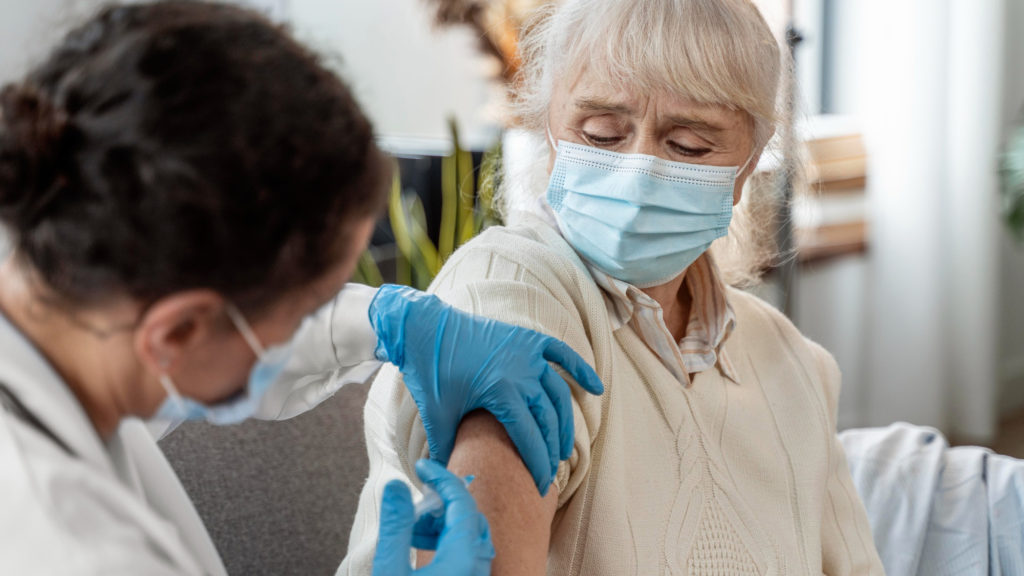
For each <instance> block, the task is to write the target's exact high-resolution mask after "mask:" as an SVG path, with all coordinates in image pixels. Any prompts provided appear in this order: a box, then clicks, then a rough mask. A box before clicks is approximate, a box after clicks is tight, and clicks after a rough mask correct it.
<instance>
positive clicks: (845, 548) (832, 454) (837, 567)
mask: <svg viewBox="0 0 1024 576" xmlns="http://www.w3.org/2000/svg"><path fill="white" fill-rule="evenodd" d="M808 343H809V344H810V346H811V348H812V352H813V353H814V357H815V359H816V360H817V367H818V373H819V375H820V378H821V382H822V384H823V385H824V390H825V398H826V401H827V403H828V426H829V430H828V432H829V434H831V437H832V438H831V442H830V449H829V459H828V479H827V482H828V485H827V487H826V489H825V500H824V506H823V508H822V516H823V517H822V522H821V532H822V533H821V543H822V544H821V545H822V551H821V553H822V556H821V569H822V572H823V573H824V574H827V575H829V576H841V575H851V576H853V575H884V574H885V569H884V568H883V567H882V561H881V560H880V559H879V557H878V551H877V550H876V549H875V543H874V540H873V539H872V536H871V525H870V524H869V523H868V517H867V512H866V511H865V510H864V504H863V503H862V502H861V499H860V496H859V495H858V494H857V490H856V488H855V487H854V485H853V478H852V477H851V476H850V469H849V466H848V465H847V462H846V453H845V452H844V451H843V446H842V444H841V443H840V442H839V436H838V435H837V434H836V419H837V414H838V410H839V388H840V382H841V376H840V372H839V366H838V365H837V364H836V361H835V359H834V358H833V357H832V355H831V354H829V353H828V352H826V351H825V349H824V348H822V347H820V346H818V345H817V344H815V343H813V342H809V341H808Z"/></svg>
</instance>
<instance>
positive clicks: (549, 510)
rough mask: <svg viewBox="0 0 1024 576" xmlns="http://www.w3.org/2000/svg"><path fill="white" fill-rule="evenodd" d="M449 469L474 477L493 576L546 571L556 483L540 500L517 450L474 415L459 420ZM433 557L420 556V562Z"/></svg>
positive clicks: (535, 575) (495, 425) (498, 429)
mask: <svg viewBox="0 0 1024 576" xmlns="http://www.w3.org/2000/svg"><path fill="white" fill-rule="evenodd" d="M448 469H449V470H451V471H452V472H454V473H456V474H458V475H460V476H466V475H469V474H472V475H474V476H476V479H475V480H474V481H473V483H472V485H470V492H472V493H473V496H474V498H476V501H477V505H478V506H479V507H480V511H481V512H483V513H484V515H485V516H487V521H488V523H489V524H490V527H491V537H492V539H493V541H494V549H495V552H496V556H495V558H494V564H493V565H492V569H491V573H492V574H493V575H494V576H540V575H543V574H545V573H546V571H547V557H548V545H549V542H550V539H551V523H552V521H553V519H554V516H555V511H556V508H557V505H558V488H557V487H555V486H554V485H552V486H551V489H550V490H549V491H548V494H547V496H545V497H544V498H541V496H540V494H539V493H538V492H537V487H536V486H535V485H534V483H533V477H532V476H531V475H530V472H529V470H527V469H526V465H525V464H523V461H522V459H520V457H519V452H518V451H516V448H515V446H514V445H513V444H512V441H511V440H510V439H509V437H508V435H507V434H506V433H505V429H504V428H503V427H502V425H501V424H500V423H499V422H498V421H497V420H496V419H495V418H494V417H493V416H491V414H490V413H488V412H484V411H476V412H473V413H471V414H469V415H468V416H466V418H465V419H464V420H463V421H462V424H461V425H460V426H459V433H458V436H457V437H456V440H455V450H454V451H453V452H452V457H451V460H449V462H448ZM430 557H431V555H430V554H424V553H420V555H419V557H418V564H419V565H421V566H423V565H425V564H426V563H428V562H429V559H430Z"/></svg>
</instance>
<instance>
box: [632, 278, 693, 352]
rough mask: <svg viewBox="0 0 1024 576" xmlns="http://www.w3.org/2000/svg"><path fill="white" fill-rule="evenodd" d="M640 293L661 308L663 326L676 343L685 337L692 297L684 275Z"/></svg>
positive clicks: (642, 290)
mask: <svg viewBox="0 0 1024 576" xmlns="http://www.w3.org/2000/svg"><path fill="white" fill-rule="evenodd" d="M641 292H643V293H644V294H647V295H648V296H650V297H651V298H652V299H654V301H655V302H657V303H658V304H659V305H660V306H661V310H662V313H663V314H664V317H665V325H666V326H667V327H668V329H669V331H670V332H671V333H672V337H673V338H675V340H676V342H678V341H680V340H682V339H683V336H685V335H686V327H687V325H688V324H689V323H690V308H691V305H692V302H693V296H692V294H690V288H689V286H688V285H687V283H686V273H685V272H684V273H683V274H680V275H679V277H678V278H675V279H674V280H672V281H670V282H667V283H665V284H661V285H659V286H653V287H651V288H643V289H641Z"/></svg>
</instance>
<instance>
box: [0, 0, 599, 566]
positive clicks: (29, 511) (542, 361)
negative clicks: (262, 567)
mask: <svg viewBox="0 0 1024 576" xmlns="http://www.w3.org/2000/svg"><path fill="white" fill-rule="evenodd" d="M389 180H390V164H389V162H388V160H387V159H386V158H385V157H384V155H383V154H382V153H381V152H380V151H379V150H378V149H377V147H376V146H375V144H374V141H373V135H372V129H371V126H370V124H369V122H368V121H367V120H366V118H365V117H364V116H363V114H362V113H361V112H360V110H359V108H358V106H357V105H356V103H355V101H354V100H353V99H352V97H351V95H350V93H349V91H348V90H347V88H346V87H345V86H344V85H343V84H342V83H341V81H340V80H339V79H338V78H337V77H336V76H335V75H333V74H332V73H331V72H329V71H328V70H327V69H326V68H325V67H324V66H323V65H322V64H321V63H319V62H318V60H317V58H316V57H315V56H314V55H313V54H312V53H311V52H310V51H308V50H307V49H306V48H304V47H303V46H301V45H300V44H298V43H296V42H295V41H294V40H293V39H292V38H291V37H290V36H289V35H288V34H286V33H285V32H283V31H282V30H281V29H280V28H278V27H276V26H275V25H273V24H272V23H270V22H268V21H267V20H265V19H264V18H263V17H261V16H259V15H257V14H255V13H252V12H249V11H246V10H243V9H239V8H236V7H228V6H221V5H216V4H205V3H193V2H184V1H165V2H158V3H152V4H144V5H132V6H123V7H117V6H115V7H110V8H107V9H105V10H103V11H102V12H100V13H99V14H98V15H97V16H96V17H94V18H93V19H92V20H90V21H88V22H87V23H85V24H84V25H82V26H81V27H79V28H77V29H75V30H74V31H72V32H71V33H70V34H69V35H68V36H67V37H66V38H65V40H64V41H63V43H62V44H61V45H60V46H59V47H57V48H56V50H55V51H54V52H53V53H52V54H51V56H50V57H49V59H47V60H46V61H45V62H44V63H42V64H41V65H40V66H39V67H37V68H36V69H34V70H33V71H32V72H31V73H29V74H28V75H27V77H26V78H25V80H24V81H22V82H19V83H16V84H13V85H8V86H7V87H5V88H4V89H3V90H2V92H0V223H2V225H3V228H4V230H5V232H6V236H7V237H8V241H9V243H10V248H11V250H10V254H9V256H7V257H6V258H5V259H4V261H3V264H2V267H0V572H2V573H4V574H26V575H27V574H33V575H34V574H62V575H63V574H103V575H115V574H133V575H134V574H146V575H163V574H174V575H182V574H223V573H224V572H225V570H224V567H223V564H222V562H221V560H220V558H219V556H218V554H217V552H216V550H215V549H214V548H213V545H212V542H211V541H210V538H209V536H208V534H207V532H206V530H205V529H204V528H203V527H202V524H201V522H200V520H199V517H198V515H197V513H196V511H195V509H194V507H193V506H192V504H191V503H190V502H189V501H188V498H187V496H186V494H185V492H184V490H183V489H182V487H181V485H180V483H179V482H178V480H177V479H176V478H175V476H174V473H173V471H172V469H171V468H170V466H169V465H168V464H167V462H166V460H165V459H164V458H163V455H162V454H161V453H160V451H159V449H158V447H157V445H156V443H155V441H154V438H153V436H152V435H151V434H150V430H151V429H158V430H167V429H170V428H171V427H173V426H174V425H176V424H177V423H179V422H180V421H182V420H185V419H205V420H208V421H210V422H214V423H218V424H230V423H234V422H238V421H241V420H243V419H245V418H248V417H251V416H256V417H260V418H267V419H281V418H288V417H291V416H294V415H296V414H299V413H301V412H303V411H305V410H308V409H310V408H312V407H314V406H316V405H317V404H319V403H320V402H321V401H323V400H324V399H326V398H327V397H329V396H331V395H332V394H333V393H334V392H336V391H337V390H338V388H340V387H341V386H343V385H345V384H347V383H350V382H363V381H365V380H366V379H367V378H368V377H369V376H371V375H372V374H373V373H374V372H375V371H376V370H377V368H378V367H379V365H380V363H381V362H391V363H394V364H395V365H397V366H398V367H399V369H400V370H401V371H402V373H403V374H404V375H405V382H406V384H407V386H408V388H409V389H410V391H411V392H412V395H413V397H414V398H415V399H416V402H417V405H418V407H419V409H420V412H421V415H422V419H423V422H424V426H425V428H426V432H427V436H428V439H429V446H430V452H431V456H432V458H433V460H431V461H423V462H421V463H420V464H419V466H418V470H419V475H420V479H421V480H422V481H423V482H424V483H425V484H427V485H430V486H432V487H433V488H434V489H435V490H436V491H437V492H439V493H440V495H441V497H442V499H443V501H444V503H445V514H444V517H443V521H441V522H433V521H428V522H423V523H420V524H416V518H414V517H413V510H412V503H411V498H410V492H409V490H408V488H407V487H405V485H404V484H402V483H400V482H397V483H393V484H390V485H388V486H387V487H386V489H385V490H384V494H383V507H382V521H381V531H380V537H381V540H380V544H379V546H378V553H377V560H376V563H375V570H376V572H377V573H378V574H399V575H401V574H408V573H410V568H409V553H410V545H411V543H412V542H413V541H414V540H415V542H416V544H417V546H419V547H427V548H436V549H437V555H436V557H435V560H434V562H433V563H432V564H431V565H429V566H427V567H425V568H422V569H420V571H418V572H416V574H424V575H426V574H446V575H452V576H462V575H476V574H487V573H489V567H490V560H491V557H492V556H493V553H494V551H493V548H492V547H491V543H490V537H489V532H488V527H487V522H486V520H485V519H484V517H483V516H482V515H481V514H480V513H479V512H478V511H477V509H476V504H475V502H474V501H473V498H472V496H470V494H469V492H467V491H466V490H465V488H464V487H463V486H462V484H461V482H460V481H459V480H458V479H456V478H455V477H454V476H453V475H451V474H450V473H448V472H447V471H446V470H445V469H444V467H443V465H442V464H444V463H445V462H446V461H447V458H448V456H449V455H450V452H451V450H452V445H453V443H454V437H455V432H456V429H457V427H458V424H459V422H460V420H461V419H462V417H463V416H464V415H465V414H467V413H468V412H471V411H473V410H477V409H485V410H489V411H491V412H492V413H493V414H494V415H495V416H496V417H497V418H498V419H499V420H501V421H502V422H503V423H504V424H505V426H506V430H507V431H508V433H509V436H510V437H511V438H512V440H513V442H515V444H516V446H517V448H518V449H519V451H520V452H521V454H522V456H523V459H524V461H525V462H526V464H527V465H528V467H529V468H530V469H531V471H532V473H533V474H534V478H535V480H536V484H537V487H538V489H539V490H541V491H542V492H543V491H546V490H547V487H548V486H549V485H550V483H551V481H552V479H553V474H554V472H555V469H556V467H557V464H558V462H559V461H560V460H561V459H563V458H566V457H568V455H569V453H570V449H571V447H572V431H573V426H572V424H573V422H572V419H573V415H572V411H571V408H570V403H569V394H568V386H567V385H566V383H565V381H564V380H562V379H561V377H559V376H558V374H557V373H556V372H555V371H553V370H552V369H551V368H550V365H549V364H548V362H549V361H551V362H555V363H558V364H560V365H561V366H562V367H564V368H565V369H566V371H567V372H568V374H569V375H570V376H572V377H573V378H574V379H575V380H576V381H577V382H578V383H579V384H580V385H581V386H583V387H584V388H585V389H587V390H588V391H591V392H594V393H600V391H601V390H602V388H601V385H600V383H599V382H598V381H597V377H596V375H595V374H594V373H593V371H591V370H590V368H589V367H587V365H586V364H585V363H584V362H583V361H582V360H581V359H580V358H579V357H578V356H576V355H575V354H574V353H572V352H571V351H570V350H569V349H568V348H567V347H565V346H564V345H563V344H562V343H561V342H558V341H557V340H552V339H550V338H548V337H546V336H543V335H540V334H538V333H534V332H531V331H528V330H524V329H521V328H515V327H512V326H507V325H504V324H500V323H497V322H493V321H488V320H484V319H480V318H476V317H473V316H470V315H467V314H465V313H461V312H458V311H456V310H454V309H452V308H450V307H448V306H447V305H445V304H444V303H443V302H441V301H439V300H438V299H437V298H435V297H432V296H428V295H426V294H423V293H419V292H416V291H413V290H410V289H407V288H400V287H394V286H389V287H385V288H382V289H380V290H379V291H375V290H372V289H369V288H366V287H360V286H351V285H350V286H345V282H346V280H347V279H348V277H349V276H350V274H351V272H352V269H353V266H354V263H355V261H356V259H357V257H358V255H359V254H360V252H361V251H362V250H363V248H364V247H365V245H366V244H367V241H368V238H369V236H370V233H371V231H372V229H373V226H374V221H375V217H376V215H377V213H378V212H379V210H380V208H381V206H382V203H383V201H384V200H383V199H384V197H385V189H386V188H387V186H388V184H389ZM147 424H148V425H149V428H147ZM439 463H440V464H439ZM435 524H436V526H435Z"/></svg>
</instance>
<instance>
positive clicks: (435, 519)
mask: <svg viewBox="0 0 1024 576" xmlns="http://www.w3.org/2000/svg"><path fill="white" fill-rule="evenodd" d="M443 530H444V514H441V515H440V516H434V515H433V514H424V515H423V516H421V517H420V518H419V520H417V521H416V525H415V526H413V529H412V547H413V548H415V549H417V550H437V539H438V538H439V537H440V536H441V532H442V531H443Z"/></svg>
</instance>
